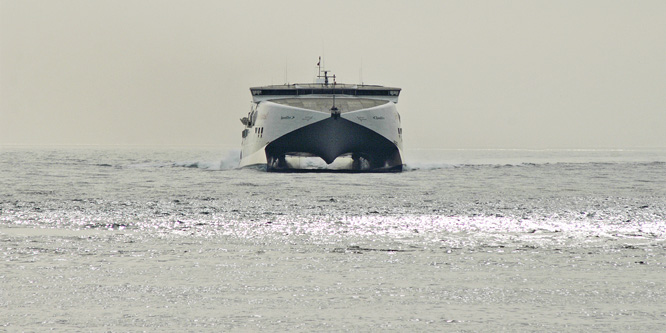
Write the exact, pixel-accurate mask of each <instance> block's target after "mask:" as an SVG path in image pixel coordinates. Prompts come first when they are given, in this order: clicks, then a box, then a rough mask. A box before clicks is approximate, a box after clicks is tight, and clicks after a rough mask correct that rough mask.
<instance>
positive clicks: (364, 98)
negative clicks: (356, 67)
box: [240, 69, 403, 172]
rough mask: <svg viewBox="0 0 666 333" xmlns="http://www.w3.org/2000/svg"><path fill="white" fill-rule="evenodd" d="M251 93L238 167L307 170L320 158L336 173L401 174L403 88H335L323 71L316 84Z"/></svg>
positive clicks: (261, 89)
mask: <svg viewBox="0 0 666 333" xmlns="http://www.w3.org/2000/svg"><path fill="white" fill-rule="evenodd" d="M320 72H321V69H320ZM330 81H332V82H330ZM250 91H251V93H252V101H253V103H252V108H251V111H250V113H249V114H248V116H247V117H244V118H242V119H241V122H242V123H243V125H245V129H244V130H243V133H242V137H243V141H242V151H241V161H240V167H246V166H253V165H265V166H266V169H267V170H268V171H294V170H302V169H307V168H308V165H309V164H307V163H305V164H304V163H303V160H304V159H311V158H316V157H318V158H321V160H323V161H324V162H325V163H326V164H327V165H329V166H331V165H334V166H335V167H334V168H335V169H343V170H350V171H358V172H381V171H401V170H402V165H403V161H402V128H401V126H400V115H399V114H398V110H397V108H396V106H395V104H396V103H397V102H398V96H399V95H400V88H391V87H382V86H375V85H355V84H341V83H336V82H335V76H332V77H330V76H329V75H328V71H323V75H321V74H320V75H319V79H318V82H316V83H307V84H286V85H271V86H263V87H253V88H250Z"/></svg>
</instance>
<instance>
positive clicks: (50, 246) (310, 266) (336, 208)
mask: <svg viewBox="0 0 666 333" xmlns="http://www.w3.org/2000/svg"><path fill="white" fill-rule="evenodd" d="M0 153H1V155H0V253H1V258H2V261H1V269H0V292H1V293H0V330H3V329H4V330H8V331H35V330H47V329H56V330H61V331H90V330H93V331H98V330H108V331H137V330H139V331H141V330H148V331H155V330H163V329H166V330H170V331H181V330H188V331H198V330H201V329H207V328H209V329H214V330H219V331H425V330H428V331H453V332H456V331H498V330H506V331H540V332H541V331H617V332H626V331H636V332H656V331H663V327H664V326H663V325H664V323H665V322H666V259H665V255H666V151H664V150H628V151H619V150H618V151H613V150H608V151H589V150H588V151H586V150H580V151H521V150H487V151H445V150H443V151H437V150H433V151H412V152H410V155H408V156H407V157H408V160H407V161H408V167H407V170H408V171H406V172H403V173H400V174H328V173H316V174H267V173H264V172H261V171H258V170H236V169H234V168H233V167H234V166H235V164H236V163H237V159H236V156H237V152H225V151H221V150H219V149H212V148H211V149H184V148H182V149H154V148H153V149H148V148H143V149H139V148H134V149H129V148H95V147H79V148H64V147H56V148H53V147H52V148H35V147H5V148H2V149H1V150H0Z"/></svg>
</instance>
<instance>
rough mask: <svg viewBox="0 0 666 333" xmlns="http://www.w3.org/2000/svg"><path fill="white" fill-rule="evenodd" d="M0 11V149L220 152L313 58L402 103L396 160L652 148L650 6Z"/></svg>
mask: <svg viewBox="0 0 666 333" xmlns="http://www.w3.org/2000/svg"><path fill="white" fill-rule="evenodd" d="M0 4H1V5H0V43H1V44H0V47H1V50H0V79H1V82H0V144H149V145H152V144H165V145H190V144H191V145H204V144H205V145H208V144H211V145H220V146H225V147H236V146H239V145H240V141H241V140H240V139H241V130H242V128H243V126H242V124H241V123H240V121H239V120H238V119H239V118H241V117H243V116H244V115H246V113H247V112H248V111H249V109H250V100H251V96H250V92H249V90H248V88H249V87H250V86H259V85H266V84H282V83H285V81H288V82H290V83H294V82H311V81H312V80H313V78H314V75H315V74H316V66H315V65H316V63H317V58H318V57H319V56H320V55H322V56H324V62H325V64H326V66H327V67H328V68H329V69H330V70H332V71H333V72H334V73H335V74H336V75H337V81H338V82H345V83H358V82H360V81H361V80H362V81H363V82H365V83H366V84H381V85H387V86H395V87H401V88H403V91H402V93H401V96H400V102H399V103H398V110H399V111H400V113H401V115H402V122H403V124H402V125H403V128H404V139H405V146H406V147H407V148H528V149H531V148H632V147H666V1H663V0H657V1H611V0H601V1H581V0H575V1H535V0H529V1H495V0H493V1H442V0H440V1H414V0H411V1H386V0H381V1H361V0H353V1H341V0H336V1H289V0H281V1H218V0H205V1H189V0H188V1H165V0H158V1H135V0H131V1H130V0H127V1H122V0H113V1H106V0H95V1H69V0H61V1H47V0H44V1H25V0H0Z"/></svg>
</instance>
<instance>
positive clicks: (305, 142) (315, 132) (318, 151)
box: [265, 117, 402, 172]
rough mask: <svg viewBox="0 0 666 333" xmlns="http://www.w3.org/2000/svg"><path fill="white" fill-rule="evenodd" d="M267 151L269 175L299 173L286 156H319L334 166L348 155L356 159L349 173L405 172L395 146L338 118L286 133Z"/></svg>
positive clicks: (356, 125) (271, 144) (362, 128)
mask: <svg viewBox="0 0 666 333" xmlns="http://www.w3.org/2000/svg"><path fill="white" fill-rule="evenodd" d="M265 150H266V160H267V161H268V163H267V164H268V166H267V170H268V171H287V172H289V171H298V170H294V169H291V168H290V167H289V166H288V165H287V163H286V160H285V156H287V155H297V156H298V155H310V156H318V157H321V158H322V159H323V160H324V161H325V162H326V163H327V164H331V163H333V161H334V160H335V159H336V158H337V157H338V156H342V155H347V154H349V155H351V157H352V159H353V163H352V167H351V169H350V170H346V171H347V172H349V171H351V172H378V171H393V172H399V171H402V158H401V156H400V151H399V150H398V147H396V145H395V143H393V142H391V141H389V140H387V139H386V138H385V137H383V136H381V135H380V134H378V133H376V132H374V131H372V130H370V129H368V128H366V127H363V126H361V125H358V124H355V123H353V122H351V121H348V120H345V119H343V118H339V117H337V118H333V117H331V118H327V119H325V120H322V121H319V122H317V123H314V124H312V125H309V126H306V127H303V128H300V129H297V130H295V131H293V132H290V133H287V134H285V135H283V136H281V137H280V138H278V139H276V140H274V141H273V142H271V143H269V144H268V145H267V146H266V149H265Z"/></svg>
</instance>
